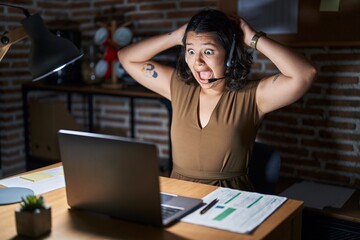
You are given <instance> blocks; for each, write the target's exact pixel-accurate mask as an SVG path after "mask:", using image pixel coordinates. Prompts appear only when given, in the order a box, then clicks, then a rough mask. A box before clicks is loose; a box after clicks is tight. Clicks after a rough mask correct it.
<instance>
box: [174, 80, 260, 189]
mask: <svg viewBox="0 0 360 240" xmlns="http://www.w3.org/2000/svg"><path fill="white" fill-rule="evenodd" d="M256 87H257V83H253V84H249V85H248V86H247V87H245V88H244V89H242V90H239V91H227V90H226V91H224V93H223V95H222V96H221V98H220V100H219V102H218V103H217V105H216V107H215V109H214V110H213V112H212V114H211V116H210V120H209V122H208V124H207V125H206V126H205V127H204V128H202V127H201V125H200V121H199V115H198V109H199V107H198V105H199V95H200V86H199V85H187V84H185V83H184V82H182V81H180V80H179V79H178V77H177V75H176V74H174V75H173V77H172V80H171V103H172V111H173V115H172V123H171V141H172V156H173V171H172V173H171V177H173V178H178V179H182V180H188V181H194V182H200V183H206V184H212V185H217V186H222V187H229V188H235V189H241V190H248V191H251V190H253V187H252V184H251V182H250V180H249V178H248V162H249V159H251V153H252V147H253V143H254V141H255V137H256V133H257V130H258V127H259V124H260V119H259V114H258V109H257V104H256V100H255V93H256Z"/></svg>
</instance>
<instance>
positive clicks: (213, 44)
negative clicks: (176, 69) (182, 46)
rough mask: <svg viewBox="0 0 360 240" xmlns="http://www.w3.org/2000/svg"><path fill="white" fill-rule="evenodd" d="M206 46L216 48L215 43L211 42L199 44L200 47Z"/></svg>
mask: <svg viewBox="0 0 360 240" xmlns="http://www.w3.org/2000/svg"><path fill="white" fill-rule="evenodd" d="M186 45H194V44H193V43H186ZM204 45H205V46H207V45H211V46H213V47H216V44H215V43H211V42H209V43H202V44H201V46H204Z"/></svg>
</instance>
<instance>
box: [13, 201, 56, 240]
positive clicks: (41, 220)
mask: <svg viewBox="0 0 360 240" xmlns="http://www.w3.org/2000/svg"><path fill="white" fill-rule="evenodd" d="M15 220H16V230H17V233H18V235H22V236H27V237H33V238H36V237H39V236H41V235H45V234H46V233H49V232H50V231H51V207H46V208H45V209H36V210H35V211H20V209H17V210H16V211H15Z"/></svg>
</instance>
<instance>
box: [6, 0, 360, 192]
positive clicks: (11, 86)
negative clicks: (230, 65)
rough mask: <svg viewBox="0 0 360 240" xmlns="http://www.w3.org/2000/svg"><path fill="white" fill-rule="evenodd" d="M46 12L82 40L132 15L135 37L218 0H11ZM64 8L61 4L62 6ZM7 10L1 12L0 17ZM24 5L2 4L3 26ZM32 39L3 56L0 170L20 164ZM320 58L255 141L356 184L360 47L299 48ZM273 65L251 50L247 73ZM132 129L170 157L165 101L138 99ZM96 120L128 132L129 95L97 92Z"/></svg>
mask: <svg viewBox="0 0 360 240" xmlns="http://www.w3.org/2000/svg"><path fill="white" fill-rule="evenodd" d="M10 2H13V3H14V4H21V6H24V7H26V8H28V9H29V10H30V11H31V12H32V13H35V12H39V13H40V14H41V15H42V17H43V18H44V20H45V21H46V22H47V23H49V22H51V21H52V20H66V19H68V18H70V19H71V20H72V21H73V22H75V23H76V24H75V25H76V26H77V27H78V28H79V29H81V33H82V46H83V48H84V49H85V51H86V49H87V47H88V46H89V45H90V44H92V41H93V36H94V33H95V31H96V29H97V28H98V27H100V26H102V23H104V22H108V19H109V18H111V19H114V20H116V21H117V22H119V23H121V22H126V21H131V22H132V23H131V28H132V29H133V30H134V33H135V35H136V36H137V37H146V36H151V35H154V34H157V33H163V32H168V31H171V30H172V29H174V28H176V27H177V26H180V25H181V24H183V23H184V22H186V20H187V19H188V17H189V16H191V15H192V14H193V13H195V12H196V11H197V10H199V9H201V8H203V7H204V6H211V7H214V6H215V5H216V1H215V0H214V1H200V0H198V1H160V0H159V1H137V0H122V1H100V0H98V1H94V0H93V1H39V0H35V1H30V0H29V1H28V0H22V1H10ZM63 8H67V10H66V11H59V9H63ZM5 17H6V20H5ZM22 18H23V17H22V13H21V12H19V11H18V10H15V9H8V8H3V7H0V20H1V23H2V24H1V26H0V32H1V33H2V32H4V30H8V29H13V28H14V27H17V26H20V23H19V21H20V20H21V19H22ZM28 47H29V42H28V41H23V42H21V43H18V44H16V45H14V46H13V47H12V48H11V49H10V51H9V52H8V54H7V55H6V57H5V58H4V59H3V61H2V62H1V63H0V69H1V72H0V101H1V102H0V111H1V115H0V121H1V125H0V127H1V159H2V167H1V168H2V171H3V176H7V175H11V174H14V173H17V172H21V171H23V170H24V166H25V165H24V143H23V142H24V140H23V126H22V111H21V107H22V105H21V92H20V89H21V83H22V82H25V81H29V80H30V75H29V73H28V65H27V54H28ZM296 50H297V51H299V52H301V53H303V54H305V55H306V56H307V57H308V58H309V59H311V60H312V61H313V62H314V63H315V64H316V66H317V69H318V73H319V74H318V78H317V80H316V82H315V84H314V85H313V86H312V87H311V88H310V90H309V92H308V93H307V94H306V95H305V96H304V97H303V98H302V99H301V100H299V101H298V102H296V103H294V104H292V105H291V106H288V107H285V108H283V109H281V110H278V111H276V112H273V113H270V114H268V115H267V116H266V118H265V119H264V122H263V124H262V127H261V129H260V131H259V135H258V139H259V141H263V142H267V143H270V144H272V145H274V146H276V147H277V148H278V149H279V150H280V152H281V156H282V169H281V174H282V175H283V176H288V177H294V178H301V179H310V180H317V181H321V182H330V183H335V184H340V185H347V186H356V187H359V186H360V165H359V162H360V155H359V152H360V151H359V149H360V141H359V140H360V114H359V113H360V74H359V72H360V67H359V66H360V48H359V47H356V46H348V47H336V48H331V47H318V48H298V49H296ZM274 72H276V69H274V67H273V65H272V64H271V63H270V62H269V61H268V60H267V59H265V58H264V57H263V56H262V55H258V54H257V53H255V64H254V67H253V71H252V74H253V75H252V76H253V77H257V76H259V75H262V74H264V73H265V74H268V73H274ZM84 102H85V100H84V99H82V97H81V96H78V97H76V98H75V100H74V106H73V115H74V117H75V118H76V120H77V121H78V122H79V123H80V124H82V125H84V126H85V127H86V123H87V118H86V116H87V109H86V104H84ZM135 104H136V119H137V120H136V121H137V122H136V123H137V125H136V126H137V127H136V136H137V138H140V139H145V140H148V141H153V142H156V143H157V144H158V146H159V152H160V156H161V157H162V158H167V157H168V154H169V152H168V151H169V150H168V146H167V144H168V136H167V128H168V125H169V122H168V115H167V111H166V109H165V107H164V106H163V105H162V104H161V103H160V102H158V101H155V100H151V101H150V100H137V101H136V103H135ZM94 111H95V112H94V114H95V124H96V125H97V127H98V128H101V129H102V131H110V132H113V133H116V134H124V135H129V118H128V114H129V102H128V100H127V99H121V98H110V97H97V98H96V99H95V110H94Z"/></svg>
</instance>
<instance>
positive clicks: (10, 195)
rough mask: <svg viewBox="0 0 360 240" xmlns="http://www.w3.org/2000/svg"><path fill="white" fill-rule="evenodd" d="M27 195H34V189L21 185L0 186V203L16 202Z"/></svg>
mask: <svg viewBox="0 0 360 240" xmlns="http://www.w3.org/2000/svg"><path fill="white" fill-rule="evenodd" d="M27 195H34V191H33V190H31V189H29V188H22V187H8V188H0V205H7V204H13V203H18V202H20V201H21V198H22V197H25V196H27Z"/></svg>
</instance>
